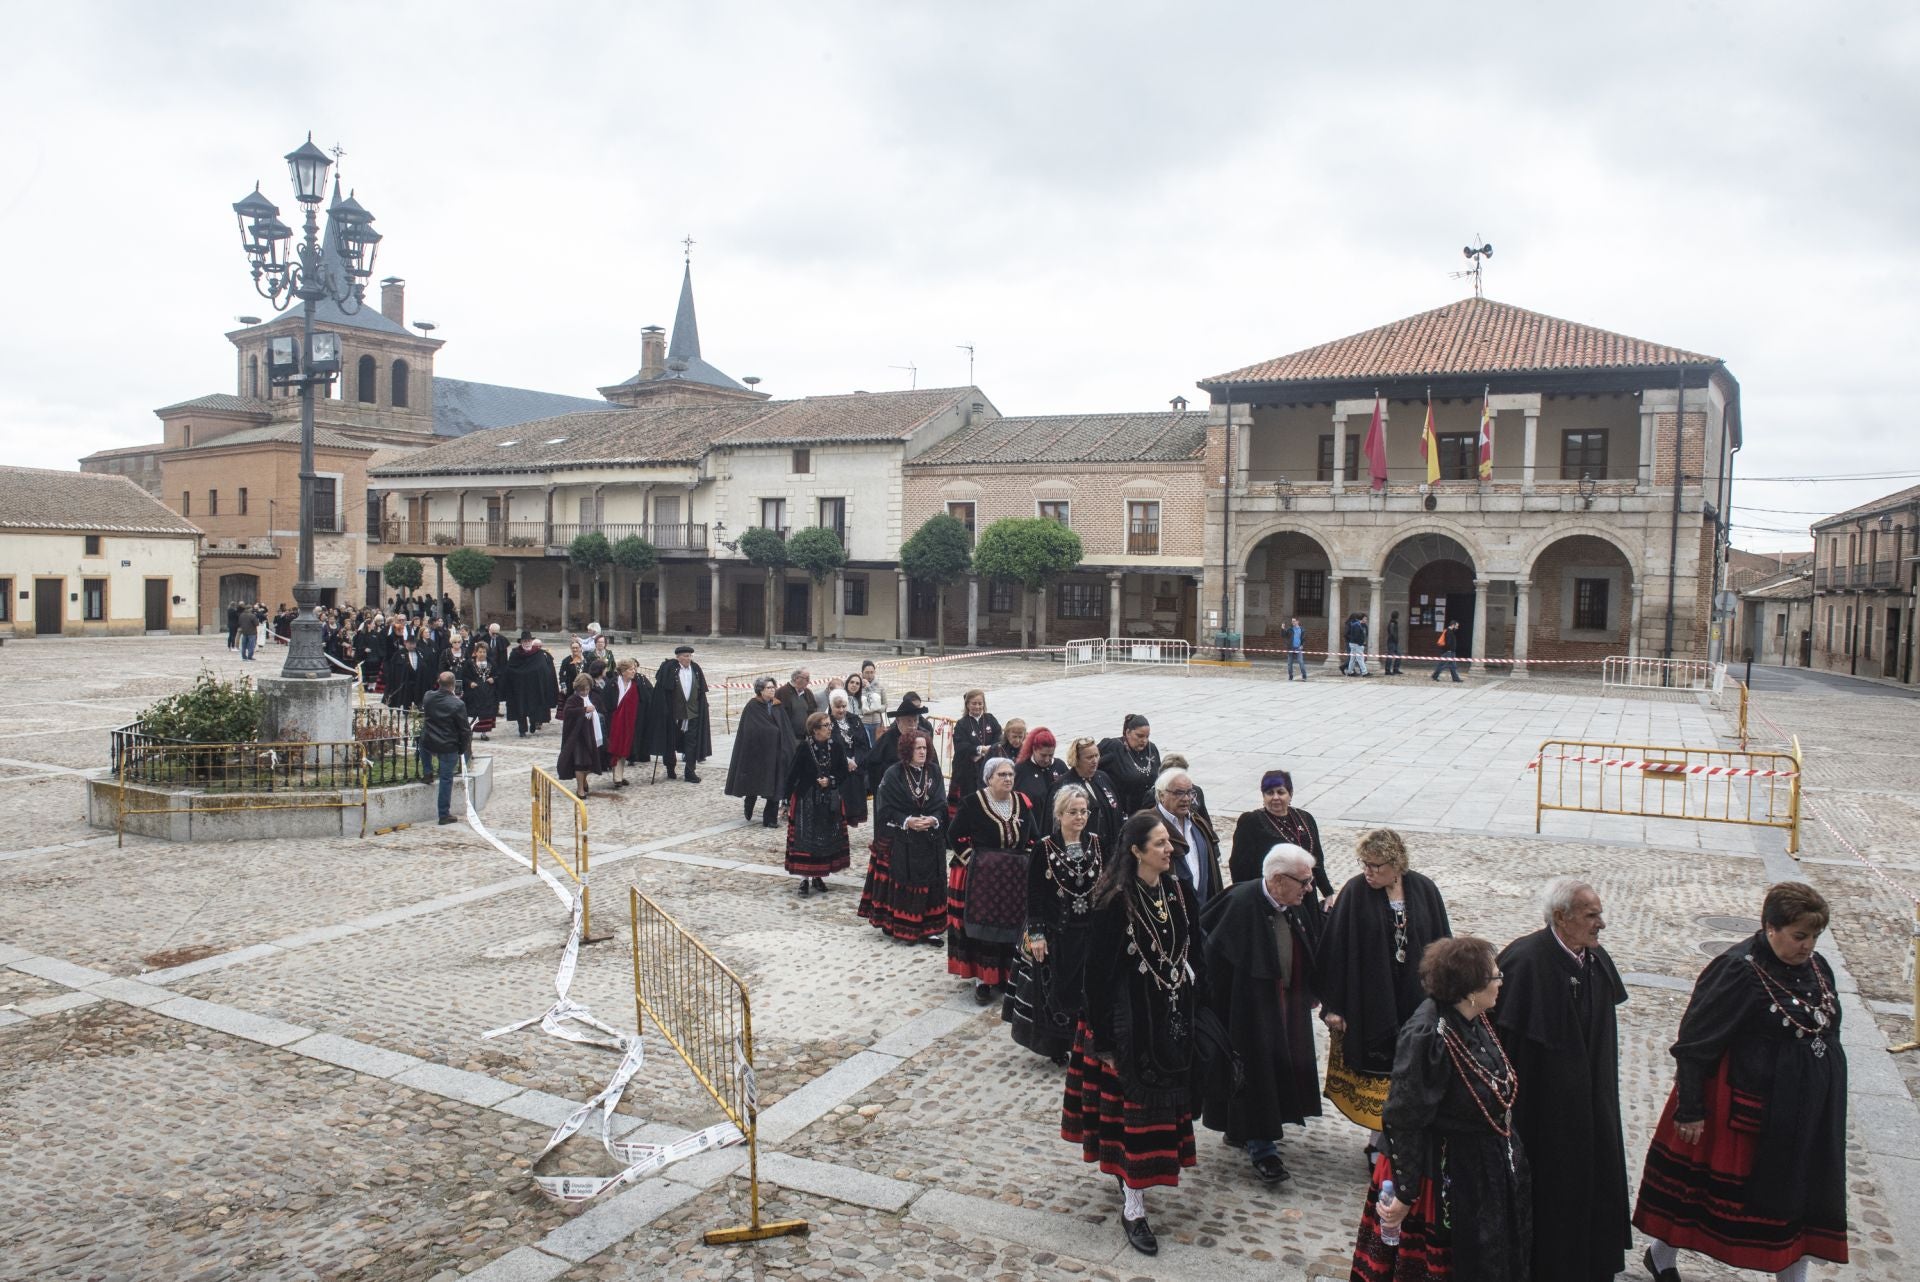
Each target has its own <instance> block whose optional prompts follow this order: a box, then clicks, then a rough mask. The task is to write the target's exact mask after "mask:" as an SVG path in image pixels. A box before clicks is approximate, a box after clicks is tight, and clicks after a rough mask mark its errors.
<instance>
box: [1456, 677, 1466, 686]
mask: <svg viewBox="0 0 1920 1282" xmlns="http://www.w3.org/2000/svg"><path fill="white" fill-rule="evenodd" d="M1453 684H1455V685H1465V684H1466V682H1464V681H1462V680H1461V679H1460V678H1459V677H1455V678H1454V679H1453Z"/></svg>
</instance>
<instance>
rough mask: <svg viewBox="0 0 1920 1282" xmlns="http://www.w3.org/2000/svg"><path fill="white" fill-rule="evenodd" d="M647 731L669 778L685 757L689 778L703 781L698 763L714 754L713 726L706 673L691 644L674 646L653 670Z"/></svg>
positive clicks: (691, 781) (673, 774)
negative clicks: (709, 718) (671, 652)
mask: <svg viewBox="0 0 1920 1282" xmlns="http://www.w3.org/2000/svg"><path fill="white" fill-rule="evenodd" d="M647 733H648V735H649V736H651V738H652V740H653V750H654V751H655V752H656V753H658V754H659V756H660V760H662V761H664V762H666V764H667V778H669V779H672V778H675V777H676V775H675V769H676V767H677V765H678V763H680V762H682V761H684V762H685V763H686V767H687V782H688V783H699V782H700V776H699V775H698V774H697V773H695V767H697V766H698V765H699V764H700V763H701V762H702V761H705V760H706V759H707V758H708V757H711V756H712V755H713V729H712V727H711V725H710V724H709V723H708V720H707V674H706V673H704V672H702V671H701V670H700V665H699V664H697V663H695V662H694V661H693V647H692V646H690V645H677V646H675V647H674V648H673V657H672V658H671V659H668V660H667V661H666V662H665V663H663V664H661V665H660V670H659V671H658V672H656V673H654V675H653V715H652V718H651V719H650V720H649V721H648V722H647Z"/></svg>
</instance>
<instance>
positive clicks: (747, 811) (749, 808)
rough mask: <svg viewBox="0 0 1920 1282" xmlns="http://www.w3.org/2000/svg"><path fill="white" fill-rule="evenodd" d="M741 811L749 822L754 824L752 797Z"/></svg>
mask: <svg viewBox="0 0 1920 1282" xmlns="http://www.w3.org/2000/svg"><path fill="white" fill-rule="evenodd" d="M740 811H741V813H742V814H743V815H744V816H745V817H746V819H747V821H748V822H752V820H753V798H752V797H748V798H747V800H746V804H744V805H743V806H741V807H740Z"/></svg>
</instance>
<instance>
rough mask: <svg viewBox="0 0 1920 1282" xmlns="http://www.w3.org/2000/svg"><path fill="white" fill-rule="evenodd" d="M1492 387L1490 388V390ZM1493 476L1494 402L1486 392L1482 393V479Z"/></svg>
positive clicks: (1489, 478) (1488, 478)
mask: <svg viewBox="0 0 1920 1282" xmlns="http://www.w3.org/2000/svg"><path fill="white" fill-rule="evenodd" d="M1491 390H1492V389H1491V388H1489V389H1488V391H1491ZM1492 477H1493V402H1492V398H1490V397H1489V396H1488V395H1487V393H1486V392H1482V393H1481V394H1480V479H1481V480H1483V481H1486V480H1491V479H1492Z"/></svg>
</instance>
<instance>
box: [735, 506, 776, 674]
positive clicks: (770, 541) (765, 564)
mask: <svg viewBox="0 0 1920 1282" xmlns="http://www.w3.org/2000/svg"><path fill="white" fill-rule="evenodd" d="M740 555H741V556H744V557H746V558H747V561H748V562H749V563H750V564H753V565H757V566H759V567H760V568H761V569H763V570H765V571H766V572H767V598H766V599H767V608H766V610H765V614H766V616H767V618H766V623H767V641H766V644H767V649H769V650H771V649H773V576H774V574H775V573H777V572H778V571H780V570H782V569H784V568H786V564H787V541H786V540H785V539H783V538H781V537H780V535H779V533H778V532H777V531H775V530H769V529H767V528H766V527H765V526H761V525H756V526H754V527H753V528H751V529H749V530H747V531H746V532H745V533H743V534H742V535H741V536H740Z"/></svg>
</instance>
